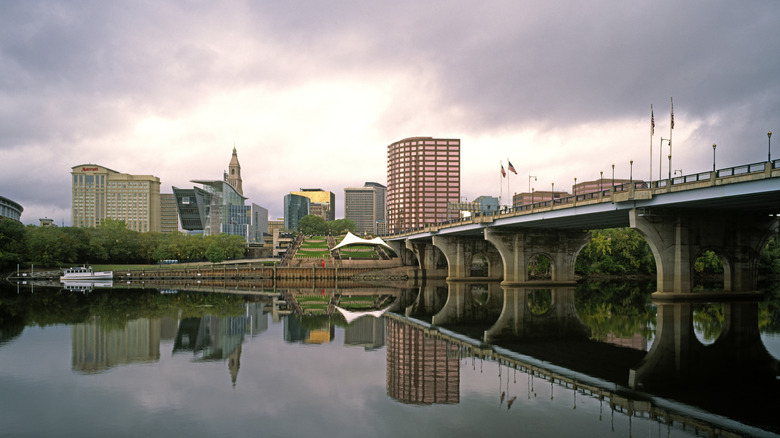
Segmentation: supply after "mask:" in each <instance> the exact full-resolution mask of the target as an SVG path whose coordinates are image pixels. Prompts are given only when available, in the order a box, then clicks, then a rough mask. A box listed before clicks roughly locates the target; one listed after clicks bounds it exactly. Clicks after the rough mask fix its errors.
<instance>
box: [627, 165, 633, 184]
mask: <svg viewBox="0 0 780 438" xmlns="http://www.w3.org/2000/svg"><path fill="white" fill-rule="evenodd" d="M628 164H630V165H631V170H630V171H629V173H628V182H629V183H631V184H634V160H631V161H629V162H628Z"/></svg>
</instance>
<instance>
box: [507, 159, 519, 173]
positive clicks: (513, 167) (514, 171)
mask: <svg viewBox="0 0 780 438" xmlns="http://www.w3.org/2000/svg"><path fill="white" fill-rule="evenodd" d="M506 162H507V163H508V164H509V165H508V166H507V169H509V171H510V172H512V173H514V174H515V175H517V171H516V170H515V166H513V165H512V162H511V161H509V158H507V159H506Z"/></svg>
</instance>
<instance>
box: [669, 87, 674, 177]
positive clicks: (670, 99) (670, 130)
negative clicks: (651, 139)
mask: <svg viewBox="0 0 780 438" xmlns="http://www.w3.org/2000/svg"><path fill="white" fill-rule="evenodd" d="M669 101H670V102H671V104H672V117H671V119H672V123H671V124H670V125H669V179H670V180H671V179H672V131H674V96H672V97H670V98H669Z"/></svg>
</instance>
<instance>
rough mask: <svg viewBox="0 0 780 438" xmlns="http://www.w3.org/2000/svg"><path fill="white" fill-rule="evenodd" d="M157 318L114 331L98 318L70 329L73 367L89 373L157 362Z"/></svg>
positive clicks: (158, 323)
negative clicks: (132, 364) (131, 364)
mask: <svg viewBox="0 0 780 438" xmlns="http://www.w3.org/2000/svg"><path fill="white" fill-rule="evenodd" d="M160 334H161V324H160V320H159V319H148V318H138V319H135V320H132V321H128V322H127V323H125V325H124V327H121V328H118V329H113V328H110V327H106V326H105V325H104V324H101V321H100V320H99V319H98V318H92V319H91V320H90V321H88V322H85V323H81V324H74V325H73V326H71V343H72V356H71V358H72V360H71V361H72V367H73V370H74V371H77V372H81V373H86V374H91V373H99V372H101V371H105V370H107V369H109V368H112V367H115V366H117V365H124V364H130V363H144V362H157V361H158V360H160Z"/></svg>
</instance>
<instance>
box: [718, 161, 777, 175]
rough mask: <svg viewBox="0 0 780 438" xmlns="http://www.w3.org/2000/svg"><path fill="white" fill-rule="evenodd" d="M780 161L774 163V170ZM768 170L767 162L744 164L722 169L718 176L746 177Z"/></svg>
mask: <svg viewBox="0 0 780 438" xmlns="http://www.w3.org/2000/svg"><path fill="white" fill-rule="evenodd" d="M778 161H780V160H775V161H773V162H772V168H774V167H775V165H776V164H777V163H778ZM765 168H766V161H763V162H761V163H753V164H743V165H741V166H734V167H728V168H726V169H720V170H718V171H717V172H716V173H717V176H719V177H720V176H736V175H744V174H747V173H753V172H761V171H763V170H764V169H765Z"/></svg>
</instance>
